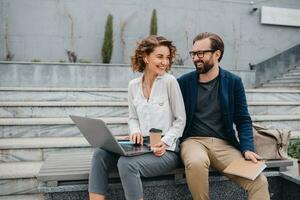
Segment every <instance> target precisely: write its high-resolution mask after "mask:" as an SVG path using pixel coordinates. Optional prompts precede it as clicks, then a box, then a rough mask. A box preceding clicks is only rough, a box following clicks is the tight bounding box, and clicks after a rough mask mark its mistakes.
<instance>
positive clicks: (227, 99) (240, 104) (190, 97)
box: [177, 68, 254, 153]
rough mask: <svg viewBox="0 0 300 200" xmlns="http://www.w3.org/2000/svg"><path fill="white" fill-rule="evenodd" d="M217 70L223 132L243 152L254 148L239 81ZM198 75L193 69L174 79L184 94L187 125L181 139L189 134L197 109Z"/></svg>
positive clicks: (245, 101) (249, 118)
mask: <svg viewBox="0 0 300 200" xmlns="http://www.w3.org/2000/svg"><path fill="white" fill-rule="evenodd" d="M219 69H220V71H219V80H220V90H219V91H220V93H219V97H220V103H221V110H222V115H223V121H224V125H225V133H224V135H225V136H226V138H227V141H229V142H230V143H231V144H232V145H233V146H234V147H236V148H237V149H239V150H240V151H241V152H242V153H243V152H245V151H246V150H250V151H254V144H253V131H252V121H251V117H250V115H249V112H248V106H247V100H246V94H245V90H244V86H243V83H242V80H241V78H240V77H238V76H236V75H234V74H232V73H230V72H229V71H227V70H224V69H222V68H219ZM198 77H199V74H198V72H197V71H193V72H190V73H187V74H185V75H183V76H181V77H180V78H178V79H177V80H178V83H179V85H180V89H181V92H182V95H183V100H184V104H185V111H186V126H185V129H184V132H183V136H182V139H185V138H187V137H188V133H189V131H190V129H191V124H192V120H193V117H194V114H195V111H196V108H197V94H198ZM198 95H201V94H198ZM233 124H235V126H236V130H237V133H238V135H237V136H238V139H237V137H236V134H235V131H234V129H233ZM238 140H239V141H238Z"/></svg>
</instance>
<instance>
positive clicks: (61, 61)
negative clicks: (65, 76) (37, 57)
mask: <svg viewBox="0 0 300 200" xmlns="http://www.w3.org/2000/svg"><path fill="white" fill-rule="evenodd" d="M58 62H60V63H66V62H67V61H66V60H59V61H58Z"/></svg>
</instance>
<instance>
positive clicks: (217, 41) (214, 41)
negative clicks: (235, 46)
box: [193, 32, 224, 62]
mask: <svg viewBox="0 0 300 200" xmlns="http://www.w3.org/2000/svg"><path fill="white" fill-rule="evenodd" d="M205 38H209V39H210V42H211V47H210V48H211V49H212V50H215V51H217V50H220V51H221V56H220V58H219V59H218V61H219V62H220V61H221V59H222V57H223V53H224V42H223V40H222V39H221V37H220V36H218V35H217V34H215V33H210V32H204V33H200V34H199V35H197V36H196V37H195V38H194V39H193V44H195V42H196V41H198V40H203V39H205Z"/></svg>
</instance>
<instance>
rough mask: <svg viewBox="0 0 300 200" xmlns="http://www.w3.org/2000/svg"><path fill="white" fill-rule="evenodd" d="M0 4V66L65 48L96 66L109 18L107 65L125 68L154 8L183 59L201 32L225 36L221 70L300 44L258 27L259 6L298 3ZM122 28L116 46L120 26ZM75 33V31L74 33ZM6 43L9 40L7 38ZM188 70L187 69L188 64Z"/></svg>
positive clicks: (129, 0) (54, 55) (136, 0)
mask: <svg viewBox="0 0 300 200" xmlns="http://www.w3.org/2000/svg"><path fill="white" fill-rule="evenodd" d="M249 2H250V1H249V0H184V1H181V0H180V1H179V0H178V1H175V0H144V1H142V0H88V1H86V0H0V60H5V55H6V53H7V47H8V49H9V50H10V52H11V53H12V54H14V58H13V60H15V61H30V60H32V59H39V60H42V61H50V62H52V61H59V60H67V57H66V54H65V49H71V50H73V51H75V52H76V53H77V54H78V56H79V58H83V59H88V60H90V61H92V62H100V61H101V57H100V50H101V45H102V40H103V32H104V26H105V21H106V17H107V15H108V14H109V13H111V14H112V15H113V16H114V47H115V48H114V50H113V57H112V63H129V56H130V55H131V53H132V51H133V48H134V46H135V43H136V41H137V40H139V39H142V38H143V37H145V36H147V35H148V33H149V23H150V17H151V11H152V9H153V8H155V9H157V17H158V33H159V34H160V35H164V36H166V37H167V38H169V39H171V40H173V41H174V42H175V44H176V46H177V47H178V49H179V54H180V56H181V57H182V58H186V57H187V51H188V50H190V49H191V40H192V39H193V37H194V36H195V35H196V34H197V33H199V32H202V31H212V32H216V33H218V34H219V35H221V36H222V37H223V38H224V42H225V55H224V59H223V61H222V65H223V66H225V68H227V69H231V70H249V66H248V63H254V64H256V63H259V62H261V61H263V60H265V59H267V58H269V57H272V56H274V55H276V54H278V53H280V52H282V51H284V50H286V49H288V48H290V47H292V46H294V45H296V44H299V43H300V34H299V33H300V28H299V27H288V26H272V25H262V24H260V8H261V6H274V7H283V8H296V9H300V1H299V0H284V1H283V0H271V1H254V2H258V3H256V4H254V6H256V7H258V10H257V11H256V12H254V13H250V10H251V8H252V6H251V5H250V3H249ZM124 22H125V24H126V26H125V28H124V34H123V38H124V41H125V43H124V44H123V43H122V41H121V37H120V35H121V24H122V23H124ZM72 27H73V28H72ZM6 38H7V39H6ZM185 64H186V65H190V64H191V60H190V59H189V58H188V59H187V60H186V61H185Z"/></svg>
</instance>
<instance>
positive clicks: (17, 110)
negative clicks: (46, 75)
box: [0, 101, 300, 118]
mask: <svg viewBox="0 0 300 200" xmlns="http://www.w3.org/2000/svg"><path fill="white" fill-rule="evenodd" d="M248 105H249V110H250V113H251V114H253V115H257V114H287V113H288V114H300V102H299V101H297V102H281V101H279V102H275V101H265V102H261V101H257V102H251V101H249V102H248ZM69 115H81V116H88V117H127V116H128V106H127V102H57V101H55V102H12V101H11V102H0V118H55V117H68V116H69Z"/></svg>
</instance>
